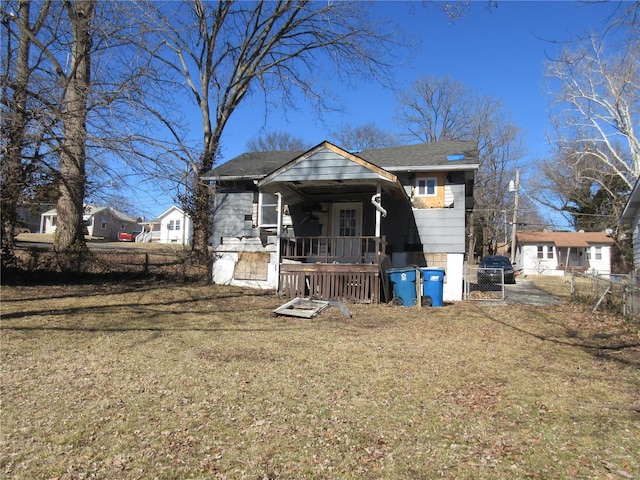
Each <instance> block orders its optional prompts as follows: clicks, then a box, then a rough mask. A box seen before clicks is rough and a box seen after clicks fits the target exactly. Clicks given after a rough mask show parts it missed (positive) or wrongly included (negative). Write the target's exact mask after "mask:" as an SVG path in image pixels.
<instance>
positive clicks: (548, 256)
mask: <svg viewBox="0 0 640 480" xmlns="http://www.w3.org/2000/svg"><path fill="white" fill-rule="evenodd" d="M547 258H553V247H552V246H551V245H549V246H547Z"/></svg>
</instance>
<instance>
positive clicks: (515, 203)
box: [511, 169, 520, 263]
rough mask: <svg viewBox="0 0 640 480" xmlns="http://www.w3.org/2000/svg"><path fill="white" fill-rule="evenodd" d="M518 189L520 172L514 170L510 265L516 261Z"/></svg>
mask: <svg viewBox="0 0 640 480" xmlns="http://www.w3.org/2000/svg"><path fill="white" fill-rule="evenodd" d="M519 189H520V170H517V169H516V183H515V197H514V200H513V224H512V225H513V226H512V228H511V263H514V262H515V261H516V233H517V230H518V227H517V226H518V190H519Z"/></svg>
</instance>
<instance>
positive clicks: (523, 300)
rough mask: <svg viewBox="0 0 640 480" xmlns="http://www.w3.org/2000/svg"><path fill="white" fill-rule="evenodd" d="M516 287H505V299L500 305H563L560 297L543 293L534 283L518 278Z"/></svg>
mask: <svg viewBox="0 0 640 480" xmlns="http://www.w3.org/2000/svg"><path fill="white" fill-rule="evenodd" d="M516 282H517V283H516V284H515V285H506V286H505V297H506V298H505V299H504V301H501V302H499V303H503V304H507V305H514V304H516V305H558V304H560V303H562V300H560V299H559V298H558V297H554V296H553V295H550V294H548V293H547V292H543V291H542V290H540V289H539V288H538V287H536V286H535V285H534V284H533V281H531V280H526V279H524V278H516Z"/></svg>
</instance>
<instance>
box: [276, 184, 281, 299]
mask: <svg viewBox="0 0 640 480" xmlns="http://www.w3.org/2000/svg"><path fill="white" fill-rule="evenodd" d="M276 197H277V198H278V215H277V223H276V293H278V292H279V291H280V262H281V260H282V258H281V255H282V245H281V237H282V194H281V193H280V192H276Z"/></svg>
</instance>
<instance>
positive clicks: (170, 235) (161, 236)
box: [136, 205, 193, 245]
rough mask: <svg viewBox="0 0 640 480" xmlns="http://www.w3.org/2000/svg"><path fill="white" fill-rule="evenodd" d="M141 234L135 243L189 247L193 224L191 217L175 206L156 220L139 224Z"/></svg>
mask: <svg viewBox="0 0 640 480" xmlns="http://www.w3.org/2000/svg"><path fill="white" fill-rule="evenodd" d="M140 225H142V232H140V234H139V235H138V236H137V237H136V242H157V243H177V244H180V245H191V240H192V238H193V223H192V222H191V217H190V216H189V215H187V214H186V213H185V212H184V211H183V210H182V209H181V208H178V207H176V206H175V205H173V206H171V207H170V208H169V209H168V210H166V211H165V212H163V213H161V214H160V215H159V216H158V218H155V219H153V220H151V221H148V222H140Z"/></svg>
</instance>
